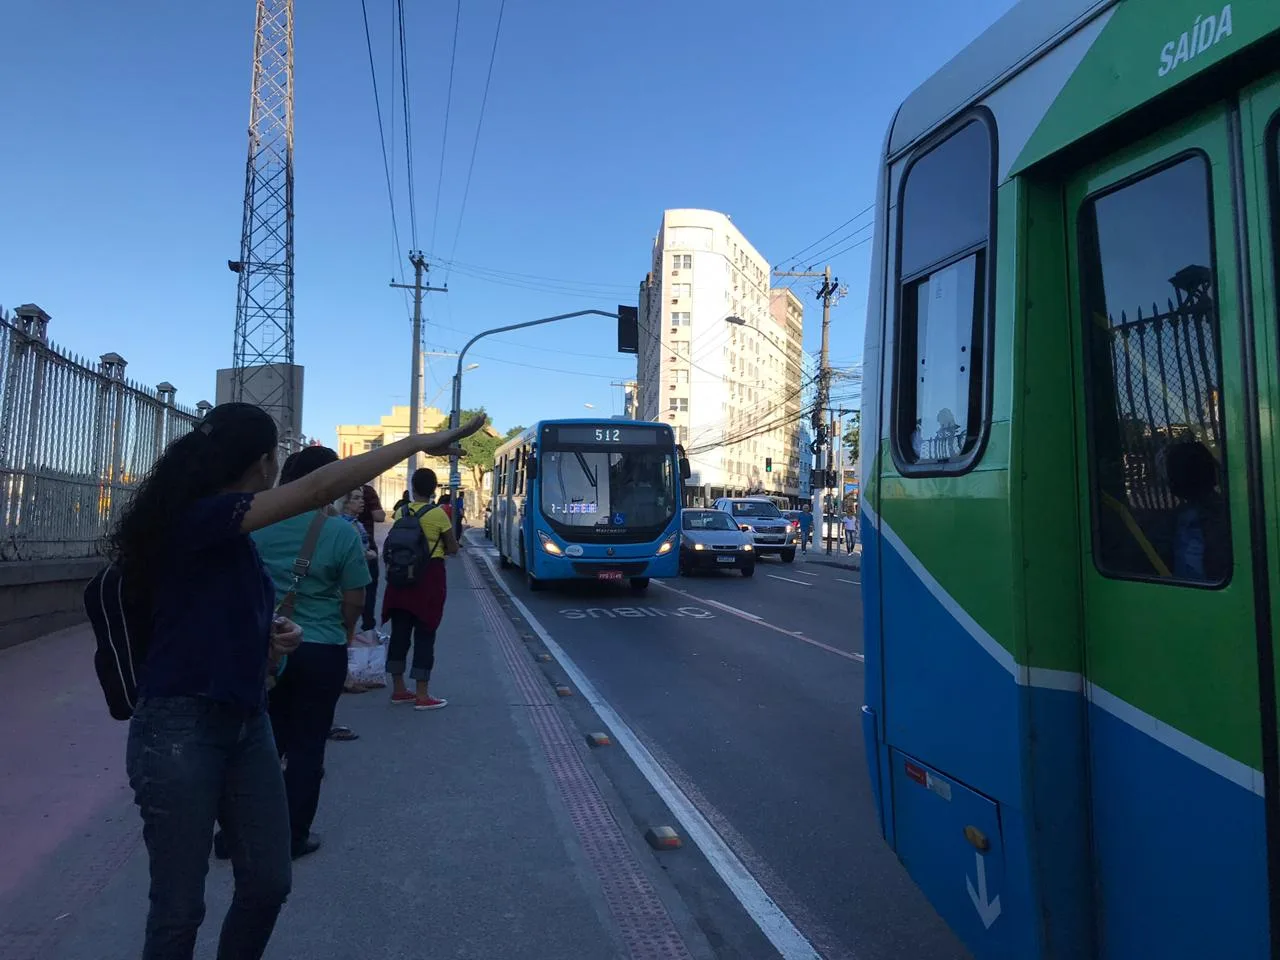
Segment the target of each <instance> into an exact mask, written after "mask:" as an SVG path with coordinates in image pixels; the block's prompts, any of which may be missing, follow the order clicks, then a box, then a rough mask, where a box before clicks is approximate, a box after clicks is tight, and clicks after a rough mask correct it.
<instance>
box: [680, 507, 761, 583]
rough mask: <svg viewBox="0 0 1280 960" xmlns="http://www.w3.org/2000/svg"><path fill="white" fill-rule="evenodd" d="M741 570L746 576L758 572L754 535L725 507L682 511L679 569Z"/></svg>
mask: <svg viewBox="0 0 1280 960" xmlns="http://www.w3.org/2000/svg"><path fill="white" fill-rule="evenodd" d="M713 568H714V569H718V570H739V571H741V573H742V575H743V576H744V577H749V576H751V575H752V574H753V573H755V572H756V552H755V545H754V544H753V543H752V542H751V535H750V534H747V533H743V532H742V531H741V530H739V529H738V525H737V524H736V523H735V522H734V520H733V517H731V516H729V514H727V513H725V512H724V511H723V510H701V509H699V510H692V509H690V510H682V511H681V512H680V573H681V574H682V575H683V576H688V575H689V574H691V573H693V572H694V571H695V570H710V569H713Z"/></svg>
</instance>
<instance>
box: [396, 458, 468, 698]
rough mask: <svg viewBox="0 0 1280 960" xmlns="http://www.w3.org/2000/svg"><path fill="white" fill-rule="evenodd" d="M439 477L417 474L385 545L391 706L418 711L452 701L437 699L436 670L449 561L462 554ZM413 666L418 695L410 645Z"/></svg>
mask: <svg viewBox="0 0 1280 960" xmlns="http://www.w3.org/2000/svg"><path fill="white" fill-rule="evenodd" d="M436 485H437V482H436V474H435V471H434V470H429V469H427V468H425V467H423V468H422V469H420V470H417V471H415V472H414V474H413V480H412V483H411V487H412V490H413V502H412V503H409V504H406V505H405V506H404V507H401V508H400V510H398V511H397V512H396V514H395V526H393V527H392V528H391V531H390V532H389V533H388V534H387V539H386V541H385V542H384V544H383V559H384V560H385V561H386V566H387V589H386V592H385V594H384V595H383V600H382V621H383V623H386V622H387V621H390V622H391V644H390V647H389V649H388V650H387V672H388V673H389V674H391V685H392V686H391V702H392V703H412V704H413V705H414V709H417V710H438V709H440V708H441V707H444V706H447V705H448V703H449V701H448V700H444V699H442V698H440V697H434V696H432V695H431V693H430V690H429V687H430V682H431V671H432V669H434V667H435V649H436V630H438V629H439V627H440V619H441V617H442V616H443V615H444V604H445V599H446V597H447V593H448V580H447V578H446V576H445V566H444V558H445V557H446V556H452V555H454V554H456V553H457V552H458V540H457V538H456V537H455V536H454V535H453V525H452V523H451V521H450V518H449V515H448V513H446V512H445V510H443V509H442V508H441V507H440V505H439V504H437V503H436V501H435V495H436ZM411 642H412V645H413V666H412V668H411V669H410V670H409V677H410V678H411V679H412V680H414V681H415V687H416V689H415V690H412V691H411V690H409V689H408V688H407V687H406V686H405V680H404V672H405V668H406V666H408V657H409V646H410V643H411Z"/></svg>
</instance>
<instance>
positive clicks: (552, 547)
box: [538, 530, 564, 557]
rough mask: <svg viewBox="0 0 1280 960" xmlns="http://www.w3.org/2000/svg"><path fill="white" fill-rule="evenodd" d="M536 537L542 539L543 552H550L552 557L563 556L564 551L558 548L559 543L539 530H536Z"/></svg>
mask: <svg viewBox="0 0 1280 960" xmlns="http://www.w3.org/2000/svg"><path fill="white" fill-rule="evenodd" d="M538 539H539V540H541V541H542V549H543V551H544V552H546V553H549V554H551V555H552V556H553V557H563V556H564V551H563V550H561V549H560V544H558V543H556V542H555V541H554V540H552V539H551V538H550V537H549V536H547V535H546V534H545V533H543V532H542V531H541V530H539V531H538Z"/></svg>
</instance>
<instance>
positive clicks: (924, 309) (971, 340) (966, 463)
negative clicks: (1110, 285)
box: [893, 116, 995, 473]
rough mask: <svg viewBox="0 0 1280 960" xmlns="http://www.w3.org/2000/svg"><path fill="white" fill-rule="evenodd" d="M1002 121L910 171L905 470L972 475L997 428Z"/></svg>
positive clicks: (905, 211) (905, 227)
mask: <svg viewBox="0 0 1280 960" xmlns="http://www.w3.org/2000/svg"><path fill="white" fill-rule="evenodd" d="M992 123H993V121H989V120H986V119H985V118H984V117H981V116H974V117H972V118H970V119H969V120H968V121H967V122H965V123H964V124H963V125H962V126H960V127H959V128H958V129H957V130H955V131H954V132H952V133H951V134H949V135H948V136H947V137H946V138H945V139H944V140H942V141H941V142H940V143H937V144H935V145H933V146H932V147H930V148H929V149H928V150H926V151H925V152H924V153H922V154H919V155H917V156H915V157H913V158H912V159H911V160H910V161H909V162H908V165H907V169H906V172H905V173H904V174H903V178H902V186H901V191H902V192H901V202H900V203H899V211H900V212H899V216H900V220H899V227H898V229H899V237H900V240H901V245H900V250H901V253H900V257H899V262H898V289H897V304H898V308H897V344H898V346H897V363H896V366H897V369H896V377H895V380H896V385H895V390H894V403H895V411H894V417H893V425H894V426H893V452H894V455H895V459H896V461H897V463H898V466H899V467H900V468H901V469H902V471H903V472H904V473H917V472H928V473H962V472H964V471H966V470H968V469H970V468H971V467H972V466H973V464H974V455H975V453H976V452H977V450H978V448H979V440H980V439H981V438H982V436H983V434H984V433H985V432H986V429H987V411H986V395H987V377H988V376H989V371H988V369H987V362H986V349H985V347H986V334H987V327H988V323H987V318H988V316H989V312H990V304H991V302H992V298H991V296H990V291H989V290H988V286H989V277H990V276H991V275H992V270H991V266H990V264H991V257H990V246H991V230H992V227H991V223H992V209H993V207H994V200H993V198H994V193H995V163H994V159H995V158H994V157H993V149H992V138H993V135H994V130H993V129H992Z"/></svg>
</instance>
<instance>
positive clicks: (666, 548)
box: [658, 533, 698, 556]
mask: <svg viewBox="0 0 1280 960" xmlns="http://www.w3.org/2000/svg"><path fill="white" fill-rule="evenodd" d="M675 545H676V535H675V534H674V533H673V534H672V535H671V536H669V537H667V539H665V540H663V541H662V546H660V547H659V548H658V556H662V555H663V554H665V553H670V552H671V548H672V547H674V546H675ZM693 549H695V550H697V549H698V546H697V545H695V546H694V548H693Z"/></svg>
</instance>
